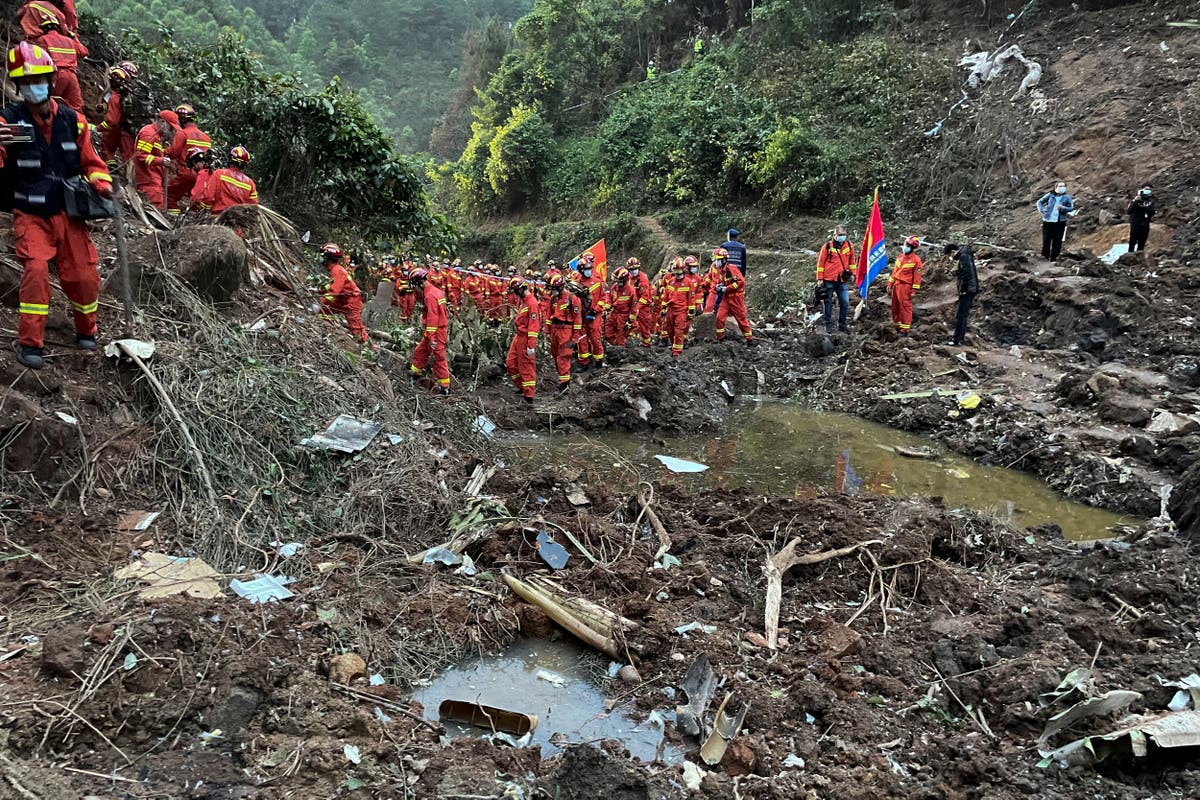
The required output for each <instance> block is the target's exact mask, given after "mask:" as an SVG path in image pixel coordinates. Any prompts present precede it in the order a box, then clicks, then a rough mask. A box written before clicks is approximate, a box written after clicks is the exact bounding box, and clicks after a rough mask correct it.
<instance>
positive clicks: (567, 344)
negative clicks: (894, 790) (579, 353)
mask: <svg viewBox="0 0 1200 800" xmlns="http://www.w3.org/2000/svg"><path fill="white" fill-rule="evenodd" d="M578 337H579V331H577V330H575V326H574V325H572V324H571V323H569V322H568V323H565V324H563V323H559V322H551V323H550V356H551V358H553V359H554V369H555V370H557V375H558V382H559V384H560V385H561V384H564V383H567V382H569V381H570V380H571V359H572V358H574V357H575V339H577V338H578Z"/></svg>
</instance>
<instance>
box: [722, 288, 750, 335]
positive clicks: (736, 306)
mask: <svg viewBox="0 0 1200 800" xmlns="http://www.w3.org/2000/svg"><path fill="white" fill-rule="evenodd" d="M714 294H715V292H714ZM730 314H732V315H733V320H734V322H736V323H737V326H738V328H739V329H740V330H741V331H742V336H745V337H746V341H750V340H751V339H753V338H754V334H753V333H751V331H750V316H749V314H748V313H747V311H746V295H745V294H744V293H742V292H735V293H732V294H731V293H729V292H726V293H725V295H724V296H723V297H722V298H721V305H719V306H717V341H718V342H719V341H721V340H722V339H724V338H725V321H726V320H727V319H729V315H730Z"/></svg>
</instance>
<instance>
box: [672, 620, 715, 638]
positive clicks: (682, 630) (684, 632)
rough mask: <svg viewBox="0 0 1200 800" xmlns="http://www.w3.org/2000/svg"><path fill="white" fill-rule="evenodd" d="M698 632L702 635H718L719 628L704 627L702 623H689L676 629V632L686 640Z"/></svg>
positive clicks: (712, 626) (713, 626)
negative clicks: (689, 635) (690, 634)
mask: <svg viewBox="0 0 1200 800" xmlns="http://www.w3.org/2000/svg"><path fill="white" fill-rule="evenodd" d="M696 631H700V632H701V633H716V632H717V626H716V625H704V624H702V623H700V622H689V623H688V624H687V625H680V626H679V627H678V628H676V629H675V632H676V633H678V634H679V635H680V636H682V637H683V638H685V639H687V638H688V634H689V633H694V632H696Z"/></svg>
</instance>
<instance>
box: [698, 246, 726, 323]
mask: <svg viewBox="0 0 1200 800" xmlns="http://www.w3.org/2000/svg"><path fill="white" fill-rule="evenodd" d="M728 261H729V251H728V250H726V249H725V248H723V247H718V248H717V249H716V250H713V254H712V263H711V264H709V266H708V271H707V272H705V273H704V275H703V277H701V279H700V296H701V298H703V300H702V302H701V306H700V308H701V313H704V314H711V313H713V312H714V311H716V310H717V303H718V302H720V293H719V292H718V291H717V287H718V286H721V285H722V284H723V283H724V280H725V264H726V263H728Z"/></svg>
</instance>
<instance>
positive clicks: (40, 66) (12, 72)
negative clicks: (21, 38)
mask: <svg viewBox="0 0 1200 800" xmlns="http://www.w3.org/2000/svg"><path fill="white" fill-rule="evenodd" d="M55 69H56V68H55V66H54V59H52V58H51V57H50V53H49V52H47V51H45V50H43V49H42V48H40V47H38V46H37V45H36V44H33V43H31V42H21V43H20V44H19V45H17V46H16V47H14V48H13V49H12V50H9V51H8V77H10V78H32V77H35V76H37V75H53V74H54V72H55Z"/></svg>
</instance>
